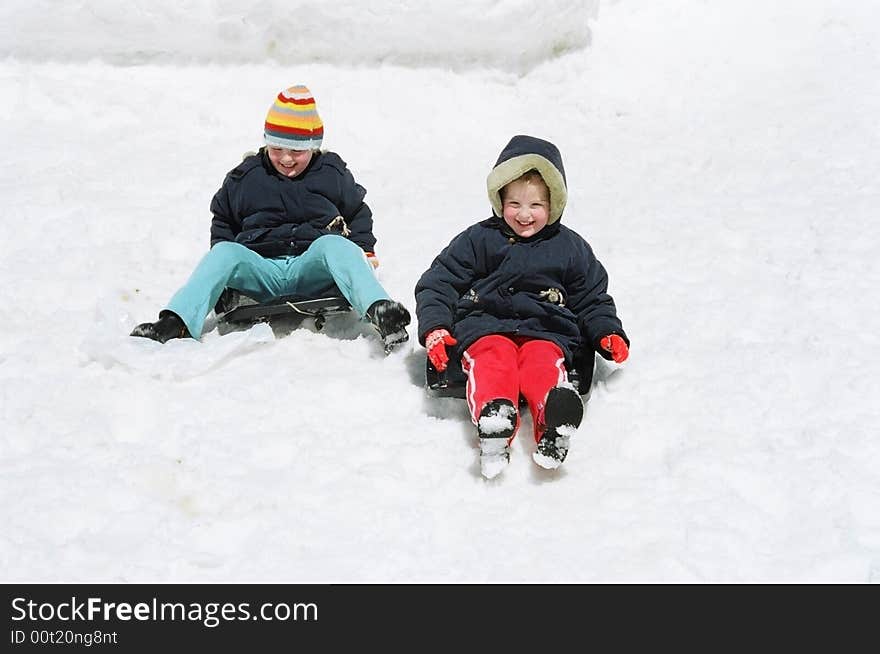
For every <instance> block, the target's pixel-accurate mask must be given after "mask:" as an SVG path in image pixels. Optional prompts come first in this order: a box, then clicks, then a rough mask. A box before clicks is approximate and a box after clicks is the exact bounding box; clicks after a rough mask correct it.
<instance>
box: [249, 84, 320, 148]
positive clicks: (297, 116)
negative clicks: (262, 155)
mask: <svg viewBox="0 0 880 654" xmlns="http://www.w3.org/2000/svg"><path fill="white" fill-rule="evenodd" d="M264 137H265V140H266V145H270V146H274V147H278V148H287V149H288V150H317V149H318V148H320V147H321V141H322V140H323V138H324V123H322V122H321V117H320V116H319V115H318V108H317V107H316V106H315V98H313V97H312V93H311V91H309V90H308V89H307V88H306V87H305V86H303V85H301V84H299V85H297V86H291V87H290V88H289V89H285V90H283V91H281V93H279V94H278V97H277V98H275V102H274V103H273V104H272V106H271V107H270V108H269V114H268V115H267V116H266V127H265V132H264Z"/></svg>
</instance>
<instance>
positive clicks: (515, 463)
mask: <svg viewBox="0 0 880 654" xmlns="http://www.w3.org/2000/svg"><path fill="white" fill-rule="evenodd" d="M289 4H290V3H279V2H267V3H260V7H262V8H263V9H264V13H259V14H257V13H251V14H239V13H234V12H233V10H232V9H230V7H231V5H229V4H228V3H221V2H200V3H183V4H180V3H171V2H159V3H155V2H151V3H140V2H138V3H134V8H135V9H136V10H132V11H126V12H125V13H124V14H123V13H122V9H117V8H116V6H115V4H113V3H109V2H100V3H75V5H76V7H74V5H66V6H65V8H63V9H57V8H55V6H54V5H53V4H52V3H46V2H40V3H27V4H26V3H23V2H18V1H15V2H8V3H6V4H5V5H4V8H3V9H2V10H0V18H2V19H3V20H0V25H3V27H2V31H0V54H3V55H4V56H5V59H4V60H2V61H0V97H2V99H3V102H2V103H0V139H2V142H3V143H4V144H5V145H6V147H5V153H6V155H5V157H4V158H3V160H2V163H0V189H2V197H3V200H4V202H3V209H2V214H0V215H2V224H3V226H4V227H5V232H6V235H5V238H4V239H2V241H0V274H2V277H3V279H4V284H3V287H2V291H0V293H2V298H3V301H4V305H5V306H6V307H7V313H6V315H5V316H4V320H3V329H2V332H0V398H2V416H0V417H2V424H3V430H2V434H0V500H2V508H0V519H2V523H3V524H4V529H3V530H2V532H0V562H2V565H0V578H2V579H3V580H5V581H144V582H157V581H266V582H269V581H288V582H313V581H314V582H361V581H391V582H406V581H441V582H445V581H453V582H454V581H558V582H563V581H585V582H589V581H847V582H869V581H874V582H875V581H877V580H878V579H880V512H878V511H877V506H878V504H880V439H878V438H877V436H878V424H880V410H878V408H877V403H876V401H874V398H875V397H876V396H877V395H878V381H877V380H878V378H880V374H878V373H880V354H878V353H880V348H878V336H877V334H878V330H877V327H878V326H880V325H878V309H877V306H876V304H877V303H876V301H874V297H875V296H876V290H875V289H876V287H877V286H878V282H880V270H878V264H877V257H876V253H877V247H878V242H880V239H878V227H877V220H876V215H877V210H878V206H880V186H878V181H877V180H878V179H880V154H878V149H877V141H878V122H877V116H878V115H880V82H878V80H880V40H878V37H880V28H878V23H877V20H876V9H875V8H874V4H875V3H873V2H870V1H869V0H864V1H858V0H849V1H847V2H842V3H836V4H834V5H831V4H829V3H826V2H819V0H808V1H800V2H795V1H794V0H782V1H780V2H775V3H769V4H768V3H761V2H757V1H753V0H745V1H742V2H737V3H706V2H700V1H698V0H664V1H662V2H652V3H641V2H635V1H634V0H621V1H618V2H610V1H606V2H601V3H598V2H595V3H593V2H573V3H566V2H562V1H559V2H552V3H549V4H548V6H547V9H546V10H544V11H542V12H541V13H540V15H539V16H534V17H533V16H532V12H531V11H528V13H524V12H526V9H527V8H528V7H531V6H532V5H531V4H530V3H524V2H515V1H513V0H508V1H502V0H499V1H498V2H490V1H488V0H486V1H481V2H475V3H467V4H466V5H465V4H462V5H461V8H459V6H458V3H452V2H443V3H439V4H438V3H433V5H432V7H433V9H431V10H426V11H430V12H433V13H429V14H419V13H418V12H417V11H416V9H415V8H416V7H417V4H416V3H412V2H407V3H390V2H389V3H378V5H379V8H377V9H376V10H375V11H376V13H372V12H361V13H363V15H361V13H358V11H359V10H357V9H356V8H358V7H360V6H361V5H360V3H354V2H343V3H334V6H336V5H338V6H339V13H338V14H336V15H334V16H331V15H329V10H326V15H325V13H321V14H318V15H316V16H312V17H310V20H313V21H315V22H313V23H307V27H308V29H305V30H304V32H305V33H306V34H307V36H306V37H302V38H304V39H305V40H304V41H298V40H295V39H293V37H292V36H291V37H290V39H281V38H280V37H278V36H277V35H276V32H277V33H278V34H285V35H288V34H290V33H291V32H292V31H296V30H295V29H294V28H293V27H291V25H292V21H293V18H292V17H291V13H290V12H288V11H282V5H283V6H284V7H288V6H289ZM302 4H303V6H304V3H302ZM50 5H52V7H50ZM86 5H89V7H88V10H87V11H86V10H83V11H78V12H76V13H74V12H73V8H79V9H84V8H85V7H86ZM294 5H296V7H299V6H300V5H298V4H297V3H294ZM371 6H373V5H372V4H371ZM465 6H466V7H467V8H464V7H465ZM181 7H182V8H181ZM328 7H329V5H328ZM393 7H398V8H399V11H397V12H396V13H394V16H393V20H391V21H389V20H388V16H387V12H391V11H392V9H391V8H393ZM322 11H325V10H322ZM382 12H386V14H383V13H382ZM471 12H473V14H471ZM294 13H295V10H294ZM440 16H445V18H443V20H440V18H439V17H440ZM355 18H357V19H358V20H360V21H361V22H360V23H358V24H359V25H363V26H364V27H363V29H362V30H361V31H360V32H357V33H355V32H351V33H347V34H346V35H345V36H343V35H341V34H340V29H341V28H340V27H339V26H340V25H343V24H345V25H350V24H351V21H352V20H354V19H355ZM533 20H534V22H532V21H533ZM426 21H427V23H429V24H431V25H433V27H434V28H436V29H437V30H438V35H439V36H437V37H436V38H416V36H415V35H419V34H422V33H423V32H424V30H425V28H424V25H425V24H427V23H426ZM297 24H299V23H297ZM111 27H112V28H114V29H110V28H111ZM349 29H350V27H349ZM121 33H125V34H128V35H129V36H130V37H131V39H132V40H131V42H130V43H129V45H126V43H128V42H127V41H124V40H123V39H122V37H121V36H120V34H121ZM84 35H87V36H88V38H84ZM316 35H320V36H316ZM325 35H332V39H341V41H334V40H331V41H328V42H327V43H330V44H336V45H332V46H329V45H328V46H327V49H326V50H322V49H321V48H322V47H323V46H322V45H320V44H321V43H323V40H322V39H323V38H324V36H325ZM365 35H369V37H370V38H365ZM300 36H301V35H300V34H297V38H300ZM328 38H330V37H328ZM270 42H274V43H275V45H274V46H272V47H270ZM300 43H302V44H303V45H301V46H298V44H300ZM339 43H342V44H343V45H339ZM349 46H350V47H349ZM90 48H91V49H90ZM299 51H303V52H307V53H308V54H307V55H305V56H303V57H299V56H298V54H297V53H298V52H299ZM244 53H247V54H244ZM239 58H240V59H243V60H244V61H243V62H241V63H235V64H233V63H231V62H232V61H235V60H238V59H239ZM294 83H305V84H307V85H308V86H309V87H310V88H311V90H312V91H313V92H314V94H315V97H316V99H317V102H318V108H319V111H320V112H321V115H322V117H323V119H324V122H325V128H326V138H325V142H324V145H325V147H326V148H328V149H331V150H334V151H337V152H339V153H340V154H341V156H342V157H343V158H344V159H345V160H346V161H347V162H348V164H349V166H350V167H351V169H352V171H353V172H354V174H355V176H356V178H357V179H358V181H359V182H361V183H362V184H363V185H364V186H365V187H366V188H367V190H368V195H367V198H366V200H367V202H368V203H369V205H370V206H371V208H372V209H373V213H374V215H375V217H376V230H375V231H376V234H377V236H378V238H379V243H378V245H377V253H378V255H379V258H380V260H381V267H380V268H379V274H380V277H381V279H382V282H383V284H384V285H385V286H386V288H387V289H388V290H389V292H390V293H391V294H392V295H393V296H394V297H396V298H398V299H400V300H401V301H403V302H404V303H406V304H407V305H408V306H409V307H410V309H414V299H413V295H412V289H413V287H414V285H415V282H416V280H417V279H418V277H419V275H420V274H421V273H422V271H423V270H424V269H425V268H426V267H427V266H428V264H429V263H430V261H431V259H432V257H433V256H434V255H435V254H436V253H437V252H438V251H439V250H440V249H441V248H442V247H443V246H444V245H445V244H446V243H447V242H448V241H449V239H450V238H451V237H452V236H453V235H454V234H456V233H458V232H459V231H460V230H461V229H462V228H463V227H465V226H466V225H468V224H470V223H472V222H474V221H476V220H478V219H481V218H484V217H486V216H488V215H489V211H490V209H489V205H488V201H487V199H486V196H485V177H486V174H487V173H488V171H489V168H490V167H491V165H492V163H493V162H494V161H495V158H496V156H497V154H498V151H499V150H500V148H501V147H502V146H503V145H504V143H506V141H507V140H508V138H509V137H510V136H511V135H513V134H516V133H529V134H534V135H536V136H540V137H543V138H547V139H549V140H552V141H554V142H555V143H557V144H558V145H559V147H560V149H561V151H562V154H563V157H564V159H565V165H566V171H567V173H568V182H569V187H570V198H569V204H568V208H567V209H566V213H565V216H564V217H563V221H564V222H565V224H568V225H569V226H571V227H573V228H574V229H576V230H578V231H579V232H581V233H582V234H583V235H584V236H585V237H586V238H587V239H588V240H589V241H590V242H591V243H592V245H593V247H594V249H595V251H596V253H597V255H598V257H599V258H600V260H601V261H602V262H603V264H604V265H605V267H606V268H607V269H608V271H609V274H610V279H611V286H610V291H611V293H612V295H613V296H614V298H615V300H616V302H617V305H618V309H619V313H620V315H621V317H622V319H623V321H624V325H625V326H626V329H627V332H628V333H629V335H630V336H631V338H632V341H633V348H632V355H631V358H630V360H629V361H627V363H626V364H625V365H624V367H622V368H620V369H617V368H615V367H613V366H610V365H609V364H606V363H604V362H601V363H600V366H599V369H598V376H597V380H596V384H595V387H594V388H593V391H592V396H591V399H590V402H589V404H588V405H587V411H586V416H585V420H584V424H583V425H582V426H581V428H580V430H579V432H578V435H577V438H576V439H575V440H574V442H573V444H572V449H571V454H570V455H569V458H568V459H567V461H566V463H565V465H564V466H563V467H562V468H561V469H560V470H559V471H558V472H556V473H549V472H547V471H544V470H541V469H538V468H537V467H536V466H535V465H534V464H533V463H532V461H531V456H530V453H531V451H532V447H533V446H531V445H530V443H529V442H528V441H529V439H528V438H523V437H522V436H524V435H526V434H528V430H529V429H530V426H531V425H530V423H529V421H528V420H526V421H525V424H524V425H523V431H522V434H521V437H520V438H518V439H517V442H516V443H515V445H514V451H513V456H512V462H511V465H510V466H509V468H508V469H507V470H506V471H505V472H504V474H503V475H502V476H501V477H499V478H498V479H497V480H494V481H493V482H486V481H485V480H483V479H482V478H481V477H480V474H479V469H478V465H477V450H476V443H475V439H474V434H473V427H472V425H471V424H470V422H469V420H468V418H467V415H466V410H465V407H464V404H463V403H462V402H459V401H455V400H436V399H430V398H428V397H426V395H425V393H424V389H423V387H422V379H421V375H422V370H423V362H424V351H423V350H422V349H421V348H420V347H418V345H412V346H411V347H408V348H404V350H403V351H402V352H399V353H395V354H394V355H392V356H390V357H388V358H385V357H383V356H382V354H381V352H380V348H379V347H378V345H377V344H376V342H375V340H374V339H372V338H371V337H370V335H369V331H368V330H367V329H366V327H364V326H363V325H361V324H359V323H357V322H355V321H354V320H349V319H345V318H343V319H339V320H335V321H328V323H327V325H326V327H325V328H324V330H323V331H321V332H318V331H315V330H314V329H313V328H311V327H309V326H306V327H304V328H302V329H299V330H296V331H294V332H293V333H292V334H290V335H287V336H283V337H281V336H279V337H276V336H275V335H273V334H272V332H271V330H270V329H268V328H267V327H265V326H258V327H254V328H253V329H251V330H250V331H247V332H240V333H235V334H229V335H226V336H222V337H221V336H219V335H218V333H217V331H216V330H215V331H212V332H210V333H208V334H207V335H206V336H205V337H204V338H203V340H202V342H194V341H185V342H184V341H175V342H171V343H169V344H167V345H165V346H159V345H158V344H155V343H152V342H149V341H144V340H135V339H131V338H128V337H127V336H126V335H127V334H128V332H129V331H130V330H131V328H132V327H133V326H134V324H136V323H137V322H140V321H143V320H147V319H152V318H153V317H154V316H155V313H156V311H157V310H158V309H159V308H160V307H161V305H162V304H163V303H164V302H165V301H167V299H168V298H169V297H170V295H171V294H172V293H173V292H174V291H175V290H176V289H177V288H178V286H179V285H180V284H181V283H182V282H183V281H184V280H185V279H186V276H187V275H188V274H189V272H190V271H191V270H192V268H193V266H194V265H195V263H196V262H197V261H198V260H199V258H200V257H201V256H202V255H203V254H204V252H205V251H206V249H207V246H208V226H209V222H210V214H209V211H208V203H209V201H210V198H211V196H212V195H213V193H214V192H215V191H216V189H217V188H218V187H219V185H220V183H221V181H222V179H223V176H224V174H225V173H226V171H228V170H229V169H230V168H231V167H233V166H234V165H235V163H236V162H237V160H238V159H239V157H240V156H241V154H242V153H243V152H245V151H247V150H250V149H253V148H254V147H256V146H258V145H259V144H260V139H261V135H262V121H263V119H264V117H265V113H266V110H267V109H268V106H269V104H271V101H272V98H273V97H274V94H275V93H277V91H278V90H279V89H281V88H283V87H285V86H288V85H291V84H294ZM411 336H412V337H413V339H412V340H413V342H414V340H415V338H414V337H415V334H414V332H411Z"/></svg>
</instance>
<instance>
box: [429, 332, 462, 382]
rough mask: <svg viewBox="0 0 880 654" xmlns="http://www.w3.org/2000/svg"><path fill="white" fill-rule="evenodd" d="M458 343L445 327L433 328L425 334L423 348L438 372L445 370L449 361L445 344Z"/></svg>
mask: <svg viewBox="0 0 880 654" xmlns="http://www.w3.org/2000/svg"><path fill="white" fill-rule="evenodd" d="M456 343H458V341H457V340H455V339H454V338H453V337H452V334H450V333H449V331H448V330H446V329H435V330H433V331H430V332H428V335H427V336H425V348H426V349H427V350H428V358H429V359H430V360H431V364H432V365H433V366H434V368H436V369H437V371H438V372H443V371H444V370H446V364H448V363H449V355H448V354H446V346H447V345H455V344H456Z"/></svg>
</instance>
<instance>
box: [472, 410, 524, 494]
mask: <svg viewBox="0 0 880 654" xmlns="http://www.w3.org/2000/svg"><path fill="white" fill-rule="evenodd" d="M516 417H517V416H516V407H515V406H514V405H513V402H511V401H510V400H504V399H497V400H490V401H489V402H486V406H484V407H483V410H482V411H480V420H479V421H478V422H477V434H479V436H480V472H481V473H482V474H483V476H484V477H485V478H486V479H492V478H493V477H496V476H497V475H499V474H501V471H502V470H504V468H506V467H507V464H508V463H510V445H509V441H510V439H511V438H512V437H513V434H514V432H515V431H516Z"/></svg>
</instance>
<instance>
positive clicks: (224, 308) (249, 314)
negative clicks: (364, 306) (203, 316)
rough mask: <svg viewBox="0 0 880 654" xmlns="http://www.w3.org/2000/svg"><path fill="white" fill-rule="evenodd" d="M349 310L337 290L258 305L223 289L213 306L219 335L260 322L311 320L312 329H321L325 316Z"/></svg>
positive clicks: (233, 291) (247, 297) (254, 301)
mask: <svg viewBox="0 0 880 654" xmlns="http://www.w3.org/2000/svg"><path fill="white" fill-rule="evenodd" d="M350 311H352V308H351V304H349V302H348V300H346V299H345V298H344V297H343V296H342V294H341V293H339V291H338V290H337V289H333V290H331V291H330V292H329V293H327V294H325V295H322V296H321V297H306V296H303V295H284V296H282V297H278V298H274V299H272V300H269V301H267V302H257V301H256V300H254V299H253V298H251V297H249V296H247V295H245V294H243V293H240V292H238V291H235V290H232V289H226V290H224V291H223V294H222V295H221V296H220V299H219V300H218V301H217V305H216V306H215V307H214V313H215V314H216V315H217V324H218V326H219V328H220V330H221V332H222V331H226V330H228V329H231V328H232V327H235V326H244V325H254V324H256V323H259V322H268V323H271V322H273V321H277V320H279V319H287V320H294V321H295V320H301V319H304V318H313V319H314V321H315V329H318V330H320V329H321V328H322V327H323V326H324V322H325V320H326V319H327V316H332V315H336V314H341V313H348V312H350Z"/></svg>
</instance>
